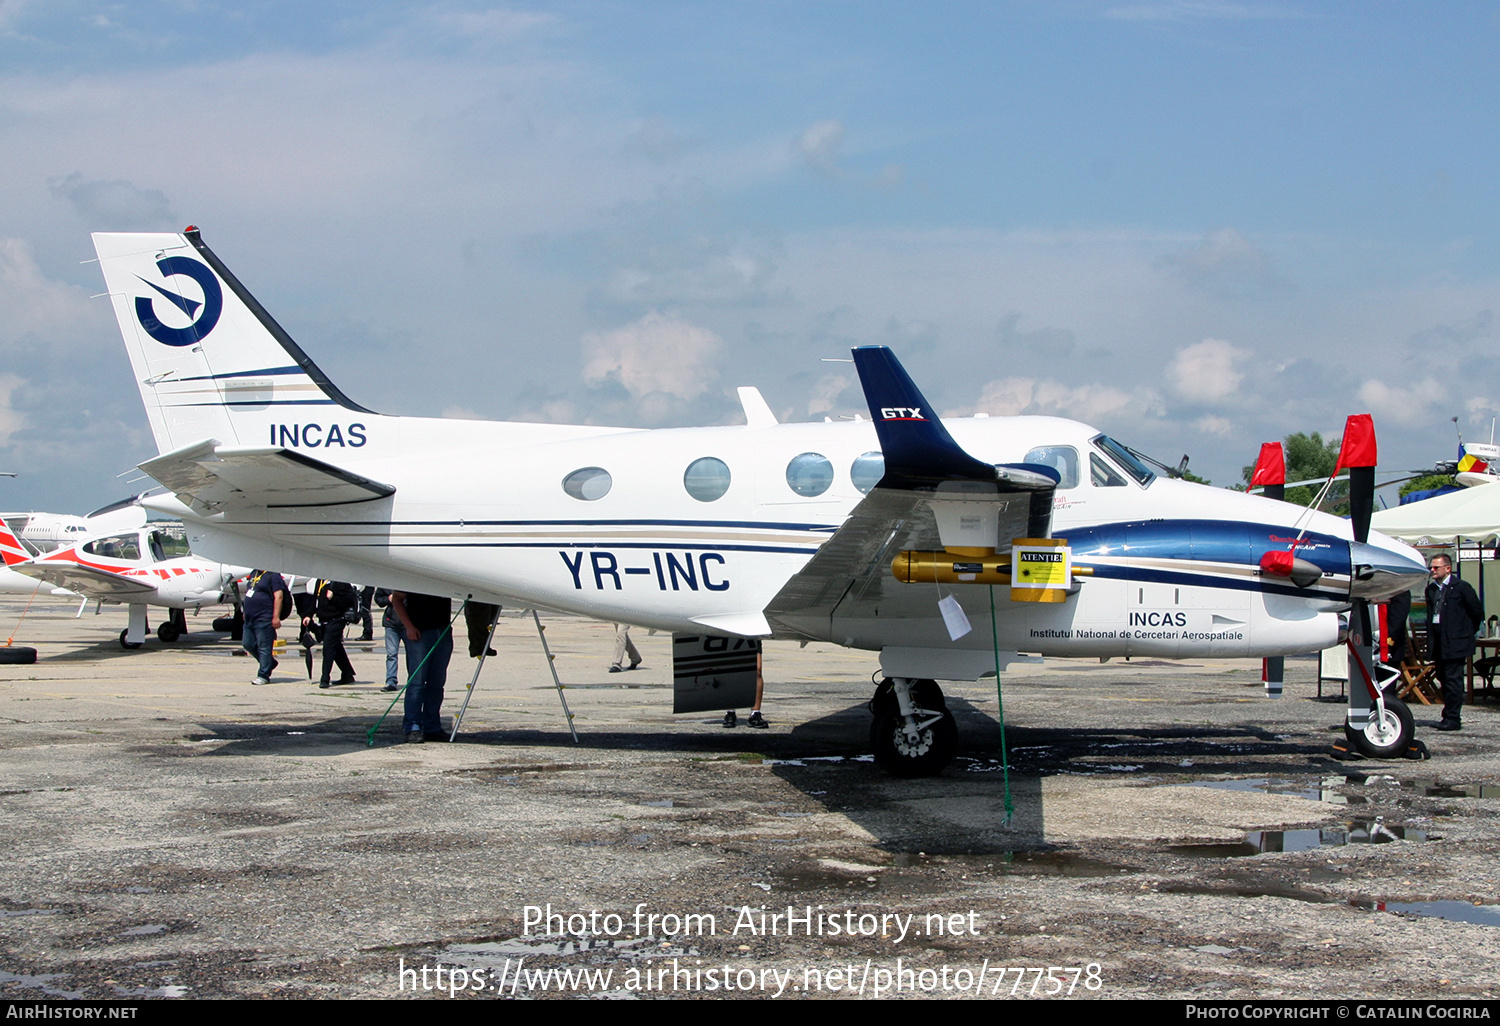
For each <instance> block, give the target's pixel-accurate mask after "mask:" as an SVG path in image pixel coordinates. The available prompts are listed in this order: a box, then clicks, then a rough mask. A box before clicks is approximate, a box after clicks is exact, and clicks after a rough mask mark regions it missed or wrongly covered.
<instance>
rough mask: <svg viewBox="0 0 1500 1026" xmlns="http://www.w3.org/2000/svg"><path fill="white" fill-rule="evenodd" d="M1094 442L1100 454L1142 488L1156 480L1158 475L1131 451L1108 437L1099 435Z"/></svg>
mask: <svg viewBox="0 0 1500 1026" xmlns="http://www.w3.org/2000/svg"><path fill="white" fill-rule="evenodd" d="M1092 442H1093V444H1094V446H1095V447H1096V448H1097V449H1098V450H1099V451H1100V452H1102V453H1104V454H1105V455H1106V456H1108V457H1109V459H1110V462H1111V463H1113V464H1114V465H1115V466H1117V467H1119V468H1120V469H1121V470H1123V471H1125V473H1127V474H1129V475H1130V476H1131V477H1133V478H1135V483H1136V484H1138V485H1140V486H1141V487H1142V488H1145V487H1147V486H1148V485H1150V484H1151V482H1152V481H1155V480H1156V475H1155V474H1154V473H1152V471H1151V468H1150V467H1148V466H1146V465H1145V464H1144V463H1142V462H1141V461H1140V460H1138V459H1136V458H1135V456H1134V455H1132V454H1131V452H1130V450H1129V449H1127V448H1125V446H1123V445H1121V444H1120V443H1119V442H1117V441H1115V440H1114V439H1113V438H1111V437H1109V436H1108V435H1097V436H1095V437H1094V438H1093V439H1092Z"/></svg>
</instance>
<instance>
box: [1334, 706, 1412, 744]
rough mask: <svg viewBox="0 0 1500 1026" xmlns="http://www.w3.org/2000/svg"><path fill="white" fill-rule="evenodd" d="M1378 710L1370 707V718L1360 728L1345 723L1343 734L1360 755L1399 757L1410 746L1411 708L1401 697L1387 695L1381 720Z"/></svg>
mask: <svg viewBox="0 0 1500 1026" xmlns="http://www.w3.org/2000/svg"><path fill="white" fill-rule="evenodd" d="M1378 713H1379V710H1378V709H1374V708H1372V709H1371V710H1370V722H1369V723H1368V724H1366V725H1365V729H1364V730H1355V729H1354V728H1353V727H1351V726H1349V724H1347V723H1345V724H1344V735H1345V736H1346V737H1348V738H1349V743H1350V744H1351V745H1353V746H1354V749H1355V751H1357V752H1359V753H1360V754H1361V755H1364V756H1367V757H1369V758H1371V759H1399V758H1400V757H1401V756H1402V755H1404V754H1405V753H1406V750H1407V748H1409V747H1410V746H1411V739H1412V737H1413V736H1414V735H1415V734H1416V731H1417V724H1416V721H1415V720H1413V719H1412V715H1411V710H1410V709H1408V708H1407V707H1406V703H1405V702H1403V701H1401V699H1399V698H1395V697H1393V696H1390V695H1387V696H1386V699H1385V718H1384V720H1381V719H1379V717H1378Z"/></svg>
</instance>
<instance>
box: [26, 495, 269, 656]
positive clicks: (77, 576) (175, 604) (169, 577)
mask: <svg viewBox="0 0 1500 1026" xmlns="http://www.w3.org/2000/svg"><path fill="white" fill-rule="evenodd" d="M0 556H3V557H4V559H5V565H6V568H7V569H9V570H11V571H13V572H15V573H19V574H24V575H25V576H27V577H31V578H35V579H37V580H40V581H47V582H49V583H51V584H53V585H55V586H57V587H60V588H67V589H69V590H71V591H74V592H76V593H78V594H79V595H83V596H86V597H88V598H93V599H98V600H99V601H100V602H114V603H123V604H126V605H128V606H129V607H130V625H129V626H128V627H126V628H125V629H124V630H123V631H121V632H120V644H121V645H122V646H124V647H125V648H140V647H141V644H142V643H143V642H144V641H145V640H146V607H147V606H148V605H149V606H166V607H167V608H169V609H172V610H174V612H173V613H172V614H171V615H170V616H169V617H168V618H167V619H166V620H164V621H162V623H161V625H160V626H159V627H158V628H157V631H156V636H157V637H158V638H160V639H161V640H162V641H176V640H177V638H178V637H179V636H181V634H182V633H183V631H184V629H185V626H184V617H183V616H182V614H181V613H180V612H178V611H180V610H185V609H193V610H197V609H198V608H199V607H201V606H210V605H216V604H218V603H223V602H233V601H234V594H235V592H234V587H233V584H234V582H235V581H236V580H238V579H239V578H241V577H243V576H245V574H247V573H249V572H250V570H249V568H247V567H237V566H226V565H225V564H223V563H211V562H209V561H208V560H206V559H199V558H198V557H197V556H194V555H193V554H192V553H191V552H189V551H188V547H187V542H186V541H185V540H183V539H182V538H181V537H176V536H174V535H173V534H172V532H170V531H167V530H164V529H163V528H161V527H160V526H158V527H152V526H150V525H149V524H148V525H146V526H144V527H141V528H139V529H137V530H134V531H126V532H121V533H118V534H110V535H104V536H101V537H97V538H92V539H86V540H83V541H79V542H75V543H74V544H72V545H67V546H64V547H62V548H59V549H55V550H53V551H52V552H47V553H43V554H42V555H40V556H36V557H35V558H33V557H32V556H31V555H30V554H29V553H28V552H27V551H26V548H25V547H24V546H23V545H22V544H21V542H20V540H19V539H17V538H16V536H15V534H14V533H12V531H11V529H10V528H9V527H8V526H6V525H5V523H4V521H0Z"/></svg>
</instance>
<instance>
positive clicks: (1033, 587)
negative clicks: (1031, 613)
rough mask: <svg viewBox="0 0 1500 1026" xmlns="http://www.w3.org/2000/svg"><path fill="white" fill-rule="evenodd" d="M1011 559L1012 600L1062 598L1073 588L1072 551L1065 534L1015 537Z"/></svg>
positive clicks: (1057, 600) (1053, 600) (1050, 599)
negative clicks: (1063, 536) (1058, 536)
mask: <svg viewBox="0 0 1500 1026" xmlns="http://www.w3.org/2000/svg"><path fill="white" fill-rule="evenodd" d="M1010 559H1011V564H1010V600H1011V601H1012V602H1062V601H1064V600H1065V599H1067V597H1068V594H1069V593H1070V592H1071V591H1072V589H1073V553H1072V550H1071V549H1069V548H1068V540H1067V539H1066V538H1017V539H1015V540H1014V541H1013V542H1011V550H1010Z"/></svg>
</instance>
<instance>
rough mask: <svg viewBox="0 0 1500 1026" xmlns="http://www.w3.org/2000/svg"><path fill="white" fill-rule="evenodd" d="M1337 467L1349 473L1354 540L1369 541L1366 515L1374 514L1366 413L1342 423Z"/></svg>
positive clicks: (1371, 425) (1370, 428)
mask: <svg viewBox="0 0 1500 1026" xmlns="http://www.w3.org/2000/svg"><path fill="white" fill-rule="evenodd" d="M1338 465H1339V467H1343V468H1347V469H1348V471H1349V519H1350V521H1351V522H1352V523H1353V524H1354V540H1355V541H1357V542H1360V543H1364V542H1367V541H1369V540H1370V515H1371V514H1372V513H1374V512H1375V422H1374V420H1373V419H1371V417H1370V415H1369V414H1368V413H1356V414H1353V415H1352V416H1350V417H1349V419H1348V420H1347V421H1346V422H1345V424H1344V439H1343V442H1342V443H1341V444H1340V446H1339V462H1338Z"/></svg>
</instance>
